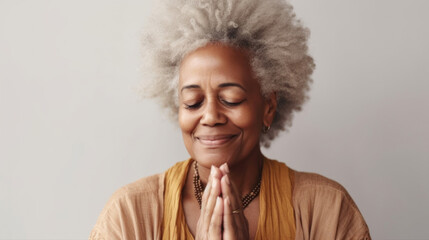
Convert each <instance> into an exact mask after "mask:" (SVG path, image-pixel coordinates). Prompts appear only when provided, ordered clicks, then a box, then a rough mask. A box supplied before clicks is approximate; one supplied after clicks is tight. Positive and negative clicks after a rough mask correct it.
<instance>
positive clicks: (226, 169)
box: [225, 163, 229, 173]
mask: <svg viewBox="0 0 429 240" xmlns="http://www.w3.org/2000/svg"><path fill="white" fill-rule="evenodd" d="M225 172H226V173H229V167H228V163H225Z"/></svg>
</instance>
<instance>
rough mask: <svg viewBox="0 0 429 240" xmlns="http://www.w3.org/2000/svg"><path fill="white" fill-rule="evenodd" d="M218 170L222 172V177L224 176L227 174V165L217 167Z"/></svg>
mask: <svg viewBox="0 0 429 240" xmlns="http://www.w3.org/2000/svg"><path fill="white" fill-rule="evenodd" d="M219 170H220V171H221V172H222V175H226V174H228V173H229V166H228V163H224V164H222V165H221V166H220V167H219Z"/></svg>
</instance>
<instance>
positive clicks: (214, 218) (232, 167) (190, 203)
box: [178, 43, 276, 239]
mask: <svg viewBox="0 0 429 240" xmlns="http://www.w3.org/2000/svg"><path fill="white" fill-rule="evenodd" d="M179 77H180V78H179V89H178V91H179V105H180V107H179V125H180V128H181V130H182V136H183V141H184V144H185V146H186V149H187V150H188V152H189V154H190V155H191V157H192V158H193V159H194V160H196V161H197V162H198V169H199V173H200V177H201V181H202V182H203V184H204V185H205V186H206V188H205V191H204V194H203V199H202V208H201V210H200V209H199V206H198V203H197V201H196V199H195V197H194V193H193V184H192V177H193V171H189V173H188V176H187V180H186V183H185V187H184V189H183V193H182V205H183V209H184V213H185V218H186V222H187V224H188V227H189V229H190V231H191V233H192V234H193V235H194V236H195V238H196V239H253V238H254V235H255V233H256V228H257V222H258V216H259V198H256V199H255V200H253V201H252V203H251V204H250V205H249V206H248V207H247V208H246V209H245V210H244V211H242V210H240V209H241V196H244V195H245V194H247V193H249V192H250V191H251V189H252V188H253V186H254V185H255V184H256V181H257V177H258V175H259V173H260V170H261V167H262V165H261V163H262V153H261V151H260V145H259V139H260V134H261V129H262V128H263V126H269V125H271V122H272V121H273V118H274V114H275V109H276V96H275V93H273V94H271V96H270V97H269V98H264V97H263V96H262V94H261V91H260V86H259V83H258V81H257V79H255V78H254V75H253V73H252V69H251V67H250V64H249V55H248V53H247V52H246V51H245V50H240V49H236V48H232V47H229V46H225V45H221V44H217V43H212V44H209V45H207V46H205V47H202V48H199V49H197V50H195V51H194V52H192V53H190V54H189V55H187V56H186V57H185V58H184V59H183V61H182V64H181V67H180V76H179ZM237 209H239V210H240V213H239V214H232V211H233V210H237Z"/></svg>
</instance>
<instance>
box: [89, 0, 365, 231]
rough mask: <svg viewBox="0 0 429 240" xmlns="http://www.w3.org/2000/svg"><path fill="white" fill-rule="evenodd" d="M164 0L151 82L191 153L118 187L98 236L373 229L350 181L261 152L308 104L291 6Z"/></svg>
mask: <svg viewBox="0 0 429 240" xmlns="http://www.w3.org/2000/svg"><path fill="white" fill-rule="evenodd" d="M161 5H162V8H160V9H162V10H159V11H158V12H157V13H156V14H154V15H155V16H156V19H155V20H154V21H152V22H151V24H152V26H151V27H150V28H146V33H145V37H144V41H143V46H144V50H145V51H144V55H145V60H146V62H145V67H147V71H146V73H147V74H148V75H147V76H146V78H148V79H150V80H151V81H148V82H147V84H145V87H144V92H145V93H146V94H149V96H151V97H156V98H158V99H159V100H161V104H162V105H163V106H165V107H167V108H169V109H170V110H171V113H172V115H173V116H174V117H176V118H177V119H178V122H179V125H180V128H181V130H182V135H183V142H184V144H185V147H186V149H187V151H188V152H189V155H190V159H188V160H186V161H183V162H179V163H177V164H176V165H175V166H173V167H171V168H170V169H168V170H167V171H166V172H164V173H162V174H157V175H154V176H151V177H146V178H143V179H140V180H138V181H136V182H134V183H131V184H129V185H127V186H125V187H123V188H121V189H120V190H118V191H117V192H116V193H115V194H114V195H113V196H112V197H111V199H110V200H109V202H108V203H107V205H106V206H105V208H104V210H103V212H102V213H101V215H100V217H99V219H98V221H97V223H96V226H95V227H94V229H93V231H92V232H91V236H90V239H194V238H195V239H370V236H369V231H368V227H367V225H366V223H365V221H364V219H363V217H362V215H361V214H360V212H359V210H358V208H357V206H356V205H355V203H354V202H353V200H352V199H351V197H350V196H349V195H348V193H347V192H346V190H345V189H344V188H343V187H342V186H341V185H339V184H338V183H336V182H334V181H332V180H330V179H327V178H325V177H323V176H320V175H317V174H311V173H304V172H298V171H294V170H292V169H290V168H288V167H287V166H286V165H285V164H284V163H281V162H277V161H275V160H270V159H268V158H266V157H264V156H263V155H262V153H261V149H260V147H261V145H264V146H266V147H268V146H269V144H270V141H271V140H273V139H274V138H275V137H276V136H277V134H278V132H279V131H280V130H284V129H285V127H286V126H289V125H290V123H291V119H292V114H293V112H294V111H297V110H300V108H301V105H302V104H303V102H304V101H305V99H306V93H307V91H308V88H309V83H310V81H311V79H310V75H311V73H312V71H313V68H314V63H313V60H312V58H311V57H310V56H309V55H308V53H307V45H306V44H307V43H306V42H307V38H308V31H307V30H306V29H305V28H304V27H303V26H302V25H301V24H300V23H299V21H298V20H296V18H295V15H294V13H293V11H292V7H291V6H290V5H289V4H288V3H286V2H285V1H283V0H264V1H261V0H241V1H239V0H208V1H204V0H174V1H169V0H164V1H161ZM149 73H151V75H149ZM154 144H156V143H154Z"/></svg>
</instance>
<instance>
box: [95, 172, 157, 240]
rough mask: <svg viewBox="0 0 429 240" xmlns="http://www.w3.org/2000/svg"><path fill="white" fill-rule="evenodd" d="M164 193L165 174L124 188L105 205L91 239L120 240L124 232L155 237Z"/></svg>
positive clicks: (142, 236)
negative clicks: (116, 239)
mask: <svg viewBox="0 0 429 240" xmlns="http://www.w3.org/2000/svg"><path fill="white" fill-rule="evenodd" d="M163 193H164V173H162V174H156V175H153V176H150V177H145V178H141V179H139V180H137V181H135V182H133V183H130V184H127V185H125V186H123V187H121V188H120V189H118V190H117V191H116V192H115V193H114V194H113V195H112V196H111V197H110V199H109V201H108V202H107V204H106V205H105V207H104V209H103V211H102V212H101V214H100V216H99V217H98V220H97V223H96V225H95V227H94V228H93V230H92V232H91V236H90V239H105V238H106V239H115V238H119V239H120V238H121V237H120V236H122V235H123V234H124V233H127V235H129V234H131V236H135V237H137V238H147V237H149V238H154V237H155V236H156V235H157V234H158V233H159V229H160V226H159V223H160V222H161V221H160V220H161V219H162V211H163ZM142 225H143V226H144V228H142ZM124 228H125V229H124ZM107 236H108V237H107Z"/></svg>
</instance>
